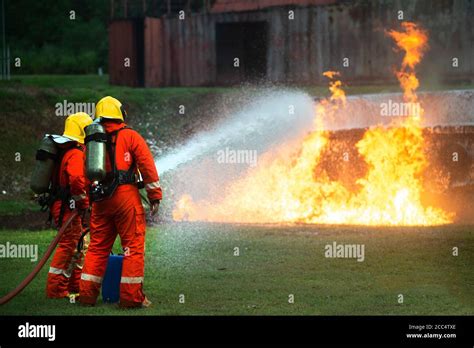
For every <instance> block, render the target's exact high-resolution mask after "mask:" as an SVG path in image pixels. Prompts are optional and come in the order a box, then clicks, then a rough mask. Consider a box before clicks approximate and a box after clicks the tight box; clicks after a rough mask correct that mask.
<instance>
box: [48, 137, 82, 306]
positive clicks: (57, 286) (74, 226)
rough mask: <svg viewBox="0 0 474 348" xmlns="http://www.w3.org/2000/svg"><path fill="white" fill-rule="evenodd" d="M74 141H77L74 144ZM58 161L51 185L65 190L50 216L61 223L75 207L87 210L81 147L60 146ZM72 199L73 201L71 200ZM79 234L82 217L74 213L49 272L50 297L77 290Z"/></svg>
mask: <svg viewBox="0 0 474 348" xmlns="http://www.w3.org/2000/svg"><path fill="white" fill-rule="evenodd" d="M74 144H76V143H74ZM61 147H63V151H64V152H63V155H62V159H61V163H60V164H59V166H58V168H57V169H56V170H55V173H54V174H53V187H56V188H58V189H61V191H62V192H67V194H65V196H64V197H66V198H65V199H64V201H62V200H61V198H59V197H58V198H57V199H56V200H55V201H54V203H53V204H52V206H51V215H52V217H53V218H54V221H55V222H56V225H60V224H61V223H64V222H65V221H67V220H68V219H69V217H70V216H71V214H72V212H73V210H74V208H77V209H80V210H81V209H82V210H83V209H87V208H88V206H89V199H88V197H87V183H86V178H85V175H84V158H85V156H84V146H83V145H74V147H72V148H71V144H70V143H67V144H66V145H62V146H61ZM73 201H74V202H73ZM62 205H64V207H63V216H62V219H61V220H62V221H59V220H60V215H61V206H62ZM81 234H82V218H81V216H76V217H75V218H74V219H73V220H72V222H71V224H70V225H69V227H68V228H67V229H66V231H65V233H64V234H63V236H62V238H61V239H60V241H59V243H58V247H57V249H56V251H55V253H54V256H53V260H52V261H51V266H50V268H49V272H48V278H47V282H46V296H47V297H49V298H63V297H67V296H68V295H69V293H77V292H79V280H80V274H81V268H82V261H83V255H82V253H81V252H79V253H78V252H77V249H76V248H77V243H78V241H79V238H80V237H81Z"/></svg>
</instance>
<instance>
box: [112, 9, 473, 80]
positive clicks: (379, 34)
mask: <svg viewBox="0 0 474 348" xmlns="http://www.w3.org/2000/svg"><path fill="white" fill-rule="evenodd" d="M289 10H293V11H294V16H295V17H294V18H295V19H294V20H289V18H288V11H289ZM398 10H403V15H404V19H405V20H412V21H416V22H419V23H420V24H422V25H423V27H425V28H426V29H428V31H429V33H430V39H429V44H430V50H429V51H428V53H427V54H426V56H425V58H424V59H423V61H422V63H421V64H420V65H419V67H418V70H419V75H420V77H421V78H422V79H423V81H425V82H426V81H428V82H430V83H438V82H445V81H449V80H471V81H472V80H473V79H474V60H473V59H472V53H473V52H474V47H473V45H474V26H472V17H473V15H474V2H473V1H462V0H446V1H442V2H441V1H440V2H432V1H430V0H415V1H408V0H393V1H390V0H385V1H378V2H372V1H356V2H348V3H339V4H336V5H327V6H313V7H295V8H294V9H291V8H282V7H275V8H270V9H267V10H265V11H254V12H228V13H216V14H192V15H188V16H187V17H186V19H185V20H180V19H178V18H162V19H160V20H157V19H153V20H151V19H150V20H148V19H147V21H146V22H145V23H148V24H146V25H145V27H146V33H145V56H146V57H147V58H145V65H146V66H145V85H146V86H203V85H215V84H225V81H220V80H219V79H218V76H217V67H216V23H235V22H246V21H266V22H267V23H268V30H269V35H268V38H269V39H268V40H269V42H268V51H267V74H266V75H267V76H266V78H267V80H268V81H269V82H272V83H282V84H285V83H290V84H291V83H298V84H314V83H325V81H324V78H323V77H322V73H323V72H324V71H326V70H339V71H341V73H342V76H343V79H344V80H345V81H349V82H352V83H368V82H370V83H374V82H375V83H377V82H381V83H383V82H387V81H389V82H395V78H394V76H393V69H394V67H395V66H396V65H397V64H399V63H400V59H401V54H399V53H396V52H394V50H393V43H392V40H391V39H390V38H388V37H387V36H386V35H385V33H384V29H387V28H399V23H400V21H399V20H398V18H397V15H398ZM157 21H159V22H157ZM151 23H153V24H151ZM158 23H160V24H158ZM121 25H124V24H121ZM111 29H112V27H111ZM116 29H117V30H118V27H116ZM125 29H126V28H125ZM127 30H128V29H127ZM111 32H112V30H111ZM112 39H119V40H118V41H115V42H119V43H120V44H121V45H117V44H116V43H114V42H112V41H111V43H110V52H111V53H110V55H111V59H110V62H111V64H110V68H111V70H110V74H111V82H112V83H117V84H128V85H132V86H133V85H134V80H133V78H132V77H133V76H131V75H133V73H132V72H131V71H129V72H125V71H123V69H121V68H120V67H116V66H115V62H120V61H121V60H120V59H119V58H121V57H122V56H123V54H124V53H123V52H124V51H126V52H127V53H128V52H129V50H128V48H127V49H125V48H124V47H123V46H126V47H129V46H133V44H131V43H129V39H128V36H127V35H123V34H121V35H119V37H118V38H116V37H115V36H114V35H112V33H111V40H112ZM156 41H158V42H156ZM116 56H118V57H116ZM454 57H456V58H458V59H459V66H458V67H457V68H456V67H453V66H452V58H454ZM344 58H349V66H348V67H344V66H343V59H344ZM229 63H231V62H229ZM148 74H151V77H150V76H148Z"/></svg>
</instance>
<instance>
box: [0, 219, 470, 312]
mask: <svg viewBox="0 0 474 348" xmlns="http://www.w3.org/2000/svg"><path fill="white" fill-rule="evenodd" d="M473 232H474V228H473V227H472V226H443V227H432V228H416V227H413V228H408V227H403V228H387V227H385V228H384V227H382V228H376V227H334V226H286V227H282V226H270V225H268V226H254V225H224V224H205V223H175V224H163V225H161V226H159V227H155V228H149V229H148V231H147V254H146V276H145V292H146V294H147V296H148V297H149V298H150V299H151V300H152V301H153V306H152V307H151V308H148V309H142V310H125V311H124V310H121V309H119V308H118V307H117V306H115V305H110V304H109V305H107V304H103V303H102V302H101V300H100V301H99V302H98V305H97V306H96V307H94V308H84V307H80V306H79V305H78V304H70V303H68V301H67V300H48V299H46V298H45V294H44V287H45V280H46V272H47V268H48V267H45V268H44V269H43V270H42V272H41V273H40V274H39V275H38V276H37V278H35V280H34V281H33V282H32V284H30V286H29V287H27V288H26V289H25V290H24V291H23V292H22V293H21V294H20V295H19V296H18V297H16V298H15V299H13V300H12V301H11V302H10V303H8V304H7V305H5V306H2V307H0V314H7V315H27V314H32V315H103V314H105V315H123V314H130V315H198V314H203V315H355V314H359V315H371V314H382V315H394V314H400V315H456V314H459V315H472V314H474V270H473V268H472V265H473V264H474V233H473ZM53 236H54V232H53V231H41V232H27V231H2V232H1V233H0V244H5V243H6V242H7V241H10V243H18V244H30V243H38V245H39V253H40V254H41V253H42V252H44V251H45V249H46V247H47V245H48V243H49V241H50V240H51V239H52V238H53ZM333 241H336V242H337V243H357V244H364V245H365V261H364V262H357V261H356V260H355V259H329V258H325V256H324V247H325V245H326V244H331V243H332V242H333ZM235 247H238V248H239V251H240V255H239V256H234V248H235ZM453 247H458V248H459V256H453V255H452V248H453ZM118 250H119V249H118V245H116V251H118ZM33 266H34V264H33V263H32V262H31V261H29V260H25V259H0V273H1V279H2V281H1V283H0V293H1V294H2V295H3V294H6V293H7V292H8V291H9V290H11V289H13V288H14V287H15V286H16V285H17V283H19V282H20V281H21V279H22V278H23V277H24V276H26V275H27V274H28V272H29V271H30V270H31V269H32V268H33ZM180 294H184V296H185V303H184V304H183V303H179V295H180ZM289 294H293V295H294V299H295V303H294V304H290V303H288V298H289V297H288V296H289ZM399 294H402V295H403V297H404V303H403V304H400V303H398V295H399Z"/></svg>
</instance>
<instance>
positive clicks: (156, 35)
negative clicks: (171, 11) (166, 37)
mask: <svg viewBox="0 0 474 348" xmlns="http://www.w3.org/2000/svg"><path fill="white" fill-rule="evenodd" d="M143 30H144V50H145V54H144V86H145V87H156V86H161V85H163V84H164V76H163V70H164V69H163V52H164V51H163V47H164V44H163V21H162V20H161V19H159V18H145V21H144V28H143Z"/></svg>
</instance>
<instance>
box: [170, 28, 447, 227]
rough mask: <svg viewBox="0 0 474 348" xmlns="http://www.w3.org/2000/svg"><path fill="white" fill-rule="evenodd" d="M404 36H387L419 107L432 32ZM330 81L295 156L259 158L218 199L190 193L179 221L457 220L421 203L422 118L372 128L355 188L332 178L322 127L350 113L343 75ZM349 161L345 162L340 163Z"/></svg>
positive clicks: (180, 206)
mask: <svg viewBox="0 0 474 348" xmlns="http://www.w3.org/2000/svg"><path fill="white" fill-rule="evenodd" d="M402 28H403V29H404V31H403V32H397V31H393V30H392V31H390V32H389V33H388V34H389V35H390V36H391V37H392V38H393V39H394V40H395V42H396V43H397V46H398V47H399V48H400V49H402V50H403V51H404V52H405V57H404V59H403V62H402V66H401V69H400V71H398V72H397V74H396V75H397V77H398V79H399V81H400V85H401V87H402V89H403V91H404V99H405V102H410V103H415V102H417V97H416V93H415V91H416V89H417V88H418V80H417V78H416V75H415V70H414V68H415V66H416V65H417V64H418V63H419V62H420V60H421V58H422V56H423V52H424V51H425V49H426V45H427V38H428V37H427V34H426V32H424V31H423V30H421V29H420V28H418V27H417V26H416V25H415V24H414V23H403V24H402ZM323 75H324V76H326V77H328V78H329V79H330V83H329V89H330V91H331V96H330V97H329V98H327V99H324V100H323V101H321V102H320V103H318V104H317V106H316V117H315V130H314V131H313V132H311V133H310V134H309V135H307V136H306V137H305V138H304V139H303V140H302V142H301V145H300V146H299V149H298V151H296V152H293V153H292V152H291V151H290V150H289V146H287V144H282V145H281V146H280V147H279V148H277V149H273V150H271V151H269V152H267V153H265V154H263V155H262V156H260V157H259V161H258V165H257V167H255V168H251V169H249V170H248V171H247V172H246V173H245V175H243V176H242V177H241V178H239V179H238V180H236V181H235V182H233V183H232V184H231V185H230V186H229V187H228V188H227V189H226V190H225V192H223V193H222V194H221V195H220V196H219V197H212V198H210V199H207V200H203V201H198V202H194V201H193V199H192V197H190V196H189V195H184V196H182V197H181V198H180V200H179V201H178V203H177V205H176V207H175V209H174V211H173V218H174V219H175V220H178V221H180V220H188V221H197V220H200V221H215V222H241V223H285V222H286V223H311V224H313V223H314V224H316V223H317V224H356V225H438V224H445V223H449V222H451V218H452V216H451V215H450V214H448V213H446V212H444V211H442V210H440V209H438V208H434V207H424V206H423V205H422V203H421V192H422V186H423V185H422V184H423V183H422V177H421V173H422V171H423V170H424V168H425V167H426V165H427V161H426V158H425V155H424V153H423V145H424V139H423V134H422V129H421V126H420V116H421V115H412V117H408V118H406V120H405V121H403V123H402V124H401V125H400V124H398V125H397V126H395V125H392V126H391V127H387V128H386V127H382V126H378V127H373V128H370V129H369V130H367V131H366V132H365V134H364V136H363V138H362V139H361V140H360V141H359V142H358V143H357V144H356V148H357V150H358V152H359V154H360V155H361V157H362V158H363V159H364V160H365V162H366V163H367V167H368V169H367V172H366V173H365V175H364V176H363V177H360V178H358V179H357V181H356V182H357V186H358V187H357V189H356V190H350V189H348V188H347V187H345V186H344V185H343V184H342V183H341V182H339V181H335V180H331V179H330V178H329V175H328V174H327V173H326V171H325V169H324V168H322V165H321V163H320V160H321V154H322V152H323V150H324V149H325V148H326V147H327V146H331V144H330V139H329V136H328V132H327V131H325V130H324V129H323V128H322V127H321V125H322V124H323V121H326V120H328V119H331V117H333V116H334V115H335V114H336V113H337V112H338V110H340V109H341V108H344V107H345V103H346V99H345V93H344V91H343V90H342V88H341V87H342V83H341V81H340V80H336V77H338V76H339V73H338V72H333V71H328V72H325V73H324V74H323ZM341 160H343V159H341Z"/></svg>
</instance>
